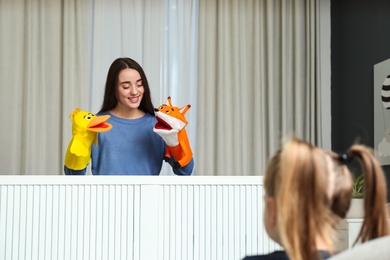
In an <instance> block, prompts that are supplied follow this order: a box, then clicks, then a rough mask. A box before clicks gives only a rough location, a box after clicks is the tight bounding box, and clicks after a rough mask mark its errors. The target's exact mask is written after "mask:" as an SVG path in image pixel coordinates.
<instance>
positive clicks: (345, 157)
mask: <svg viewBox="0 0 390 260" xmlns="http://www.w3.org/2000/svg"><path fill="white" fill-rule="evenodd" d="M339 161H340V162H341V163H343V164H348V163H350V162H351V161H352V154H350V153H340V154H339Z"/></svg>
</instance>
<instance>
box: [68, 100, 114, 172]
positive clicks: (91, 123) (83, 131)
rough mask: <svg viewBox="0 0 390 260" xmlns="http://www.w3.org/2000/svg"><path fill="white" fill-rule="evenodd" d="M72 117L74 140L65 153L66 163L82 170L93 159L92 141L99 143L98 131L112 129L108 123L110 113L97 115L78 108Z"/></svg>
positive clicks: (71, 167) (70, 166)
mask: <svg viewBox="0 0 390 260" xmlns="http://www.w3.org/2000/svg"><path fill="white" fill-rule="evenodd" d="M69 117H70V118H72V140H71V141H70V143H69V145H68V149H67V151H66V155H65V165H66V167H68V168H69V169H72V170H82V169H85V167H87V165H88V164H89V162H90V160H91V146H92V142H94V143H95V145H97V144H98V135H97V134H98V133H102V132H107V131H109V130H111V128H112V125H111V124H109V123H107V122H106V121H107V119H109V118H110V116H109V115H105V116H96V115H94V114H92V113H91V112H86V111H81V110H80V108H76V110H75V111H73V113H72V114H70V116H69Z"/></svg>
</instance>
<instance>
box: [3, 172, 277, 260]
mask: <svg viewBox="0 0 390 260" xmlns="http://www.w3.org/2000/svg"><path fill="white" fill-rule="evenodd" d="M261 180H262V179H261V178H259V177H254V176H237V177H232V176H227V177H226V178H225V177H220V176H219V177H215V176H191V177H172V176H157V177H152V178H150V177H143V178H142V177H134V178H133V177H120V178H118V177H108V178H99V177H97V176H83V177H82V178H80V177H79V176H77V177H76V176H56V177H50V176H49V177H47V176H45V177H41V176H26V178H21V177H20V176H15V177H9V176H0V183H2V184H0V259H7V260H8V259H11V260H12V259H39V260H40V259H97V260H98V259H169V260H171V259H189V260H192V259H194V260H203V259H212V260H214V259H216V260H218V259H241V258H242V257H244V256H245V255H252V254H260V253H265V252H270V251H273V250H274V249H278V248H280V247H279V246H277V245H276V244H275V243H274V242H273V241H272V240H270V239H269V238H268V236H267V234H266V233H265V231H264V229H263V227H262V212H263V205H262V196H263V195H262V194H263V192H262V185H261Z"/></svg>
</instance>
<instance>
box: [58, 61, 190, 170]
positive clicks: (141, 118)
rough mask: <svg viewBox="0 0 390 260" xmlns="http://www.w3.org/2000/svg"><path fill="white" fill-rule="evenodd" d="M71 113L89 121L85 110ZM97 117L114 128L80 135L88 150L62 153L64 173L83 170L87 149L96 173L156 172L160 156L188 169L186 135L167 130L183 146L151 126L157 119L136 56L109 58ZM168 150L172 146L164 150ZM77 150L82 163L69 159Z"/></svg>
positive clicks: (179, 168) (161, 160)
mask: <svg viewBox="0 0 390 260" xmlns="http://www.w3.org/2000/svg"><path fill="white" fill-rule="evenodd" d="M74 117H77V118H79V119H80V120H76V122H78V121H80V122H83V123H84V124H85V126H87V122H86V121H85V118H84V117H83V114H79V113H76V114H75V115H74ZM94 117H95V116H94V115H92V114H91V119H93V120H94ZM97 118H101V119H102V120H100V122H99V123H102V122H105V123H107V124H110V125H112V129H111V128H110V127H109V128H104V130H110V131H105V133H100V134H97V133H94V132H91V134H90V135H85V134H83V135H79V139H81V140H82V142H83V144H85V145H84V147H85V148H86V150H87V151H89V153H82V154H77V153H73V154H72V153H71V151H72V149H70V150H69V151H70V152H68V153H67V155H69V154H72V157H71V158H73V159H72V160H70V159H69V160H67V159H65V174H67V175H74V174H85V173H86V166H87V164H88V163H89V162H90V159H89V158H90V154H92V163H91V164H92V167H91V169H92V174H94V175H159V173H160V171H161V167H162V164H163V161H164V160H166V161H167V162H168V163H169V164H170V165H171V167H172V170H173V172H174V173H175V174H177V175H191V174H192V171H193V168H194V160H193V158H192V151H191V147H190V145H189V141H188V138H187V136H186V135H185V136H184V137H183V136H182V135H181V134H179V131H176V132H172V133H171V136H170V138H173V139H178V138H179V137H180V138H181V139H185V140H181V142H185V143H186V144H187V146H186V147H185V148H186V149H182V146H181V145H180V144H174V145H172V144H171V143H170V142H168V141H167V140H166V139H164V138H161V137H160V136H159V135H158V134H156V133H155V132H154V131H153V129H154V126H155V125H156V123H157V119H156V117H155V108H154V106H153V104H152V100H151V94H150V88H149V83H148V80H147V78H146V75H145V73H144V71H143V69H142V67H141V66H140V65H139V64H138V63H137V62H136V61H135V60H133V59H131V58H127V57H123V58H117V59H116V60H114V62H113V63H112V64H111V66H110V68H109V71H108V74H107V80H106V86H105V92H104V99H103V104H102V107H101V109H100V111H99V113H98V117H97ZM74 132H75V131H74ZM101 132H103V131H101ZM84 139H85V140H84ZM93 140H95V142H94V143H92V141H93ZM169 140H171V139H169ZM72 143H73V142H72ZM71 148H72V147H71ZM91 149H92V151H91ZM167 151H175V152H171V153H170V155H171V156H166V155H167V154H168V153H167ZM182 151H184V153H185V155H186V156H185V157H183V158H185V160H180V159H182ZM80 156H81V159H79V160H80V161H82V164H77V165H75V164H72V163H70V162H73V161H77V159H78V157H80ZM67 158H70V156H69V157H67ZM75 158H76V159H75ZM177 162H179V163H177ZM76 166H77V167H76Z"/></svg>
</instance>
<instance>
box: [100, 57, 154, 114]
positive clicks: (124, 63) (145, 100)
mask: <svg viewBox="0 0 390 260" xmlns="http://www.w3.org/2000/svg"><path fill="white" fill-rule="evenodd" d="M124 69H135V70H136V71H138V73H139V75H140V76H141V80H142V84H143V87H144V94H143V97H142V100H141V103H140V106H139V109H141V110H142V111H144V112H145V113H148V114H151V115H154V106H153V103H152V98H151V94H150V88H149V83H148V80H147V78H146V75H145V72H144V70H143V69H142V67H141V65H139V64H138V63H137V62H136V61H135V60H133V59H131V58H127V57H124V58H118V59H116V60H114V62H113V63H112V64H111V66H110V68H109V70H108V74H107V80H106V86H105V91H104V98H103V104H102V107H101V109H100V111H99V113H101V112H106V111H109V110H111V109H113V108H114V107H115V106H116V105H117V104H118V100H117V97H116V88H117V87H118V75H119V73H120V72H121V71H122V70H124Z"/></svg>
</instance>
